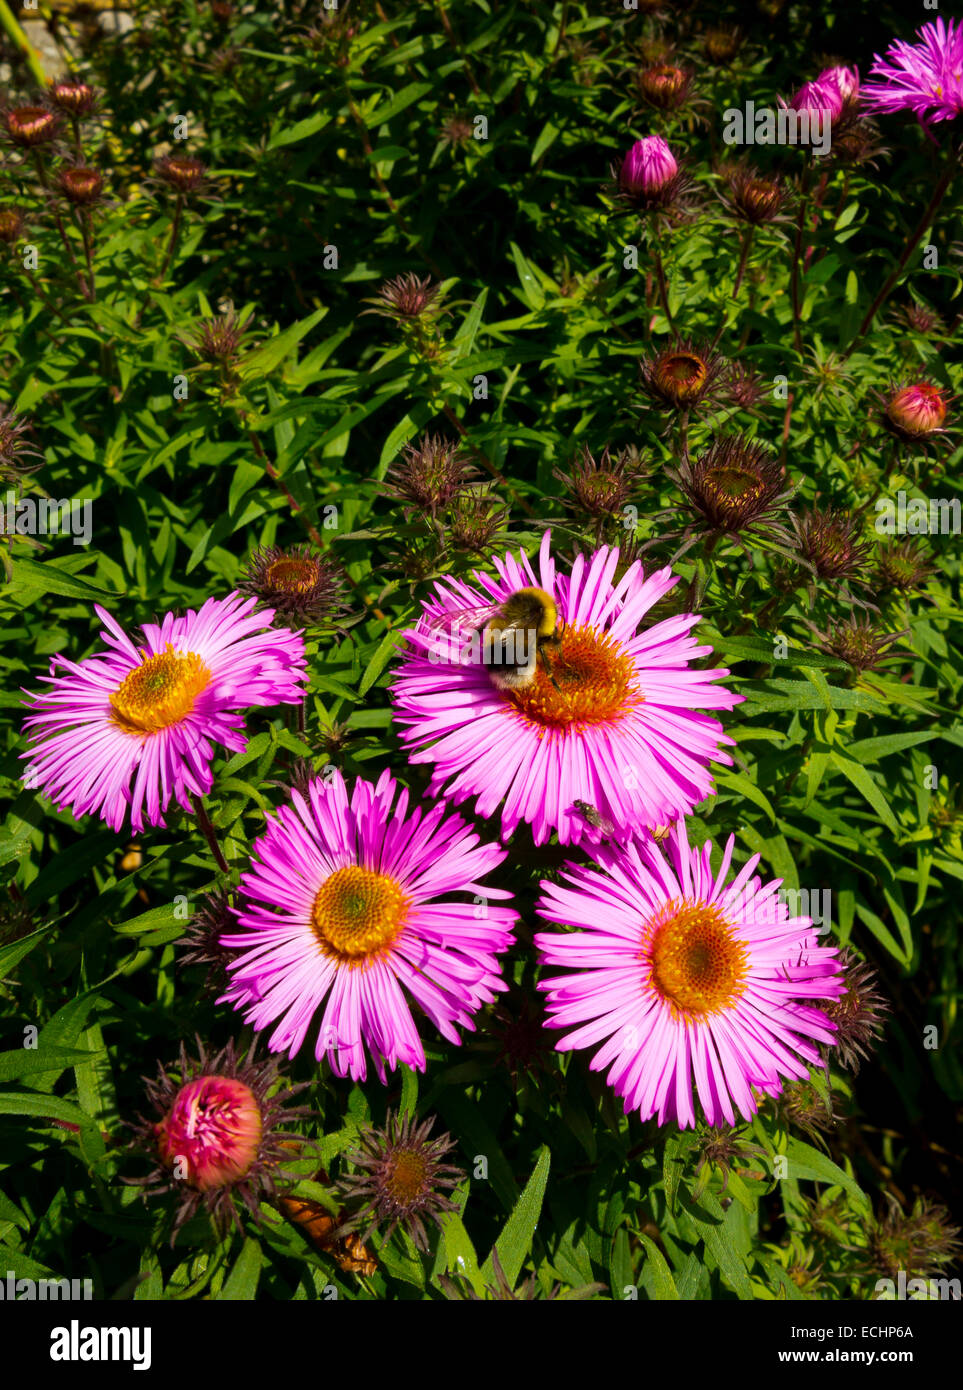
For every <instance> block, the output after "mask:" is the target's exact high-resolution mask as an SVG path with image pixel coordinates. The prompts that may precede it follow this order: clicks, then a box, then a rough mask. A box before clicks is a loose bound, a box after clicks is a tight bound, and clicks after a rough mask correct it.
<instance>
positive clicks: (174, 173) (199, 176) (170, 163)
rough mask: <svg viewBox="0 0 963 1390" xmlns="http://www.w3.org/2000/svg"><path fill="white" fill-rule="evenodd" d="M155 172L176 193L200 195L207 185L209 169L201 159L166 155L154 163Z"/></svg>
mask: <svg viewBox="0 0 963 1390" xmlns="http://www.w3.org/2000/svg"><path fill="white" fill-rule="evenodd" d="M154 172H155V174H156V175H157V177H158V178H159V179H162V180H163V182H164V183H166V184H167V186H168V187H169V188H172V189H173V190H174V192H175V193H179V194H181V195H182V196H186V195H187V194H188V193H198V192H200V191H201V190H202V189H203V188H204V187H205V186H206V184H207V169H206V168H205V166H204V165H203V164H202V163H201V161H200V160H199V159H191V158H190V157H189V156H187V155H171V154H165V155H164V156H163V157H162V158H161V159H158V160H156V161H155V163H154Z"/></svg>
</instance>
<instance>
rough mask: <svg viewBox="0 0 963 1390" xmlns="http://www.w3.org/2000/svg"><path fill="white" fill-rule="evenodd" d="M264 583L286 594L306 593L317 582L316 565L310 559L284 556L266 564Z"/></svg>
mask: <svg viewBox="0 0 963 1390" xmlns="http://www.w3.org/2000/svg"><path fill="white" fill-rule="evenodd" d="M264 580H265V584H266V585H267V586H268V587H270V588H272V589H280V590H281V591H282V592H283V593H286V594H306V593H307V592H308V590H309V589H313V588H314V586H315V584H316V583H317V582H318V571H317V567H316V566H315V565H314V564H312V563H311V561H310V560H303V559H296V558H295V559H292V558H290V557H289V556H284V557H283V558H282V559H280V560H275V561H274V562H273V563H272V564H270V565H268V567H267V569H266V570H265V571H264Z"/></svg>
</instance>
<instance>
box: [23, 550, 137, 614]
mask: <svg viewBox="0 0 963 1390" xmlns="http://www.w3.org/2000/svg"><path fill="white" fill-rule="evenodd" d="M13 582H14V584H27V585H30V586H32V587H33V588H36V589H42V590H43V592H44V593H45V594H61V595H62V596H63V597H64V598H82V599H85V600H86V601H87V602H88V603H100V604H103V601H104V599H114V598H122V597H123V595H122V594H118V593H114V592H113V591H112V590H110V589H99V588H98V587H97V585H96V584H90V583H88V582H87V580H85V579H78V578H77V576H76V575H75V574H68V573H67V572H66V570H62V569H59V568H58V567H57V565H55V564H54V563H53V561H52V560H48V561H47V562H46V563H45V564H41V563H40V562H39V561H37V560H14V562H13Z"/></svg>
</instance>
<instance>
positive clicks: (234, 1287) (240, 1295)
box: [217, 1236, 261, 1303]
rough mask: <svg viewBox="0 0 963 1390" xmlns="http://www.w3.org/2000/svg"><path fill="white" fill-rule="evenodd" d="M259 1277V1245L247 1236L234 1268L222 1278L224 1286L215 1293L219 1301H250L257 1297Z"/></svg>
mask: <svg viewBox="0 0 963 1390" xmlns="http://www.w3.org/2000/svg"><path fill="white" fill-rule="evenodd" d="M260 1278H261V1245H260V1242H259V1241H257V1240H255V1239H254V1238H253V1237H251V1236H249V1237H248V1239H247V1240H246V1241H245V1242H244V1245H243V1246H242V1248H241V1253H240V1255H238V1257H237V1260H236V1261H235V1263H234V1268H233V1269H232V1270H231V1272H230V1274H229V1275H228V1276H227V1278H226V1279H225V1280H224V1287H223V1288H222V1289H221V1291H220V1293H219V1294H217V1299H218V1301H219V1302H221V1303H224V1302H234V1303H251V1302H253V1301H254V1299H255V1298H256V1297H257V1286H258V1281H259V1280H260Z"/></svg>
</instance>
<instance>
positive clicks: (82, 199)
mask: <svg viewBox="0 0 963 1390" xmlns="http://www.w3.org/2000/svg"><path fill="white" fill-rule="evenodd" d="M57 187H58V189H59V190H60V192H61V193H62V194H63V195H64V197H65V198H66V199H67V200H68V202H71V203H74V204H75V205H76V206H77V207H85V206H87V205H88V204H90V203H96V201H97V199H98V198H99V197H100V195H101V192H102V190H103V187H104V180H103V176H102V175H101V174H100V173H99V172H98V171H97V170H96V169H89V168H88V167H87V166H86V165H84V164H77V165H74V166H72V167H71V168H69V169H61V170H60V172H59V173H58V175H57Z"/></svg>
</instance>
